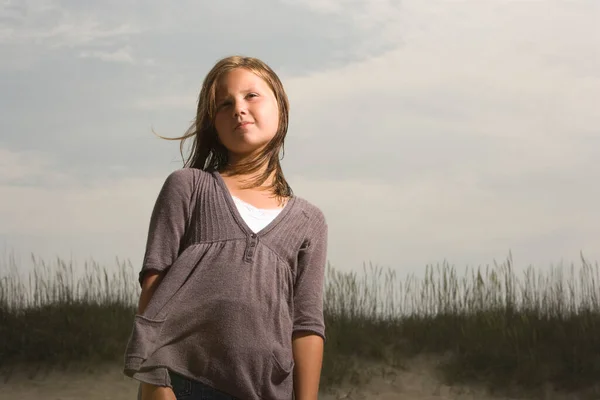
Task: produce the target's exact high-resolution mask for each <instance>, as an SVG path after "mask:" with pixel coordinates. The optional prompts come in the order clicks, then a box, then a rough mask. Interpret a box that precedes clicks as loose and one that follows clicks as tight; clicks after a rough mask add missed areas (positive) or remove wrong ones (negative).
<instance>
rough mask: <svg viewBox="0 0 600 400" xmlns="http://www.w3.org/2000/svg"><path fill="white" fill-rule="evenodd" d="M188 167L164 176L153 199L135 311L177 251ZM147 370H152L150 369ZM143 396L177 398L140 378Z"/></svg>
mask: <svg viewBox="0 0 600 400" xmlns="http://www.w3.org/2000/svg"><path fill="white" fill-rule="evenodd" d="M190 172H191V171H182V170H180V171H175V172H174V173H172V174H171V175H169V176H168V177H167V179H166V180H165V183H164V184H163V187H162V189H161V191H160V193H159V195H158V198H157V200H156V202H155V205H154V209H153V211H152V217H151V219H150V226H149V232H148V239H147V243H146V253H145V254H144V262H143V265H142V269H141V271H140V274H139V283H140V286H141V288H142V291H141V293H140V297H139V302H138V307H137V313H138V314H143V313H144V311H145V310H146V309H147V307H148V304H149V303H150V301H151V299H152V297H153V295H154V293H155V291H156V289H157V288H158V286H159V285H160V283H161V281H162V279H163V277H164V276H165V274H166V271H167V270H168V268H170V266H171V265H172V263H173V262H174V261H175V259H176V258H177V256H178V254H179V249H180V246H181V240H182V238H183V236H184V234H185V227H186V223H187V221H188V219H189V218H190V204H189V200H190V197H191V193H192V185H191V174H190ZM149 373H150V374H151V373H152V372H149ZM140 389H141V399H142V400H176V398H175V394H174V393H173V390H172V389H171V388H169V387H165V386H156V385H152V384H149V383H146V382H143V381H142V382H140Z"/></svg>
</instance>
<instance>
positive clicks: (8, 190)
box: [0, 0, 600, 273]
mask: <svg viewBox="0 0 600 400" xmlns="http://www.w3.org/2000/svg"><path fill="white" fill-rule="evenodd" d="M598 21H600V2H598V1H597V0H587V1H585V0H581V1H569V2H566V1H562V0H547V1H535V2H533V1H485V2H483V1H480V0H473V1H452V2H450V1H433V0H432V1H422V0H406V1H385V0H378V1H376V0H353V1H349V0H299V1H292V0H258V1H251V2H250V1H241V0H229V1H224V2H217V1H213V2H198V1H191V0H180V1H177V2H166V1H157V0H148V1H144V2H143V3H142V2H140V1H131V0H118V1H117V0H113V1H102V2H94V3H93V5H92V3H90V2H80V1H75V0H70V1H51V0H47V1H46V0H44V1H42V0H35V1H24V0H19V1H11V0H3V1H1V2H0V54H1V55H2V56H1V61H0V240H1V242H2V243H1V244H2V251H3V252H4V253H6V252H7V251H8V252H10V251H15V252H16V253H17V255H18V256H19V257H20V258H22V259H23V261H26V260H27V258H28V255H29V253H31V252H33V253H35V254H36V255H38V256H41V257H43V258H46V259H47V260H48V261H51V259H52V258H53V257H57V256H58V257H63V258H67V259H68V258H71V257H73V259H74V260H76V261H77V262H78V263H79V264H82V263H83V261H85V260H86V259H90V258H92V259H94V260H97V261H99V262H101V263H104V264H105V265H107V266H108V267H112V266H114V265H115V258H116V257H118V258H120V259H129V260H131V261H132V263H133V264H134V267H135V268H139V262H140V261H141V258H142V256H143V252H144V246H145V240H146V234H147V229H148V222H149V218H150V213H151V210H152V207H153V205H154V201H155V200H156V195H157V193H158V191H159V189H160V187H161V185H162V183H163V181H164V179H165V178H166V176H167V175H168V174H169V173H170V172H171V171H173V170H175V169H177V168H180V167H181V165H182V161H181V156H180V154H179V147H178V146H179V142H171V141H165V140H161V139H159V138H157V137H156V136H154V135H153V133H152V129H154V130H155V131H156V132H157V133H159V134H161V135H163V136H178V135H181V134H182V133H183V132H184V131H185V129H186V128H187V127H188V125H189V123H190V122H191V121H192V119H193V118H194V112H195V108H196V97H197V94H198V91H199V88H200V85H201V82H202V80H203V79H204V76H205V74H206V73H207V72H208V70H209V69H210V68H211V67H212V65H213V64H214V62H216V61H217V60H218V59H220V58H221V57H224V56H228V55H231V54H244V55H251V56H256V57H260V58H262V59H263V60H264V61H266V62H267V63H268V64H270V65H271V66H272V67H273V68H274V69H275V70H276V71H277V72H278V74H279V75H280V77H281V78H282V80H283V82H284V85H285V87H286V89H287V92H288V95H289V97H290V102H291V121H290V129H289V133H288V139H287V142H286V152H285V158H284V172H285V173H286V176H287V177H288V179H289V181H290V183H291V185H292V187H293V189H294V191H295V192H296V194H297V195H299V196H301V197H305V198H306V199H308V200H310V201H312V202H314V203H315V204H316V205H317V206H319V207H321V209H322V210H323V211H324V213H325V215H326V217H327V219H328V222H329V226H330V246H329V259H330V262H331V263H332V265H333V266H335V267H337V268H339V269H343V270H350V269H359V270H360V268H361V267H362V265H363V262H366V263H369V262H372V263H373V264H376V265H379V266H382V267H385V268H387V267H390V268H394V269H396V270H398V271H400V272H401V273H405V272H411V273H412V272H416V271H419V270H422V269H423V268H424V267H425V265H426V264H429V263H438V262H443V261H444V260H447V261H448V262H449V263H451V264H454V265H456V266H457V267H462V266H466V265H469V266H476V265H485V264H488V263H493V262H494V260H496V261H498V262H501V261H503V260H504V259H506V257H507V256H508V254H509V251H511V252H512V255H513V259H514V261H515V264H516V265H517V266H527V265H529V264H533V265H534V266H536V267H539V268H547V267H549V266H550V265H551V264H557V263H560V262H561V261H564V262H565V263H571V262H573V263H575V264H576V265H579V264H580V262H579V253H580V251H583V254H584V256H586V257H587V258H588V259H590V260H592V261H599V260H600V246H599V243H600V209H599V206H598V204H600V189H599V184H598V183H599V181H600V164H599V162H600V24H598Z"/></svg>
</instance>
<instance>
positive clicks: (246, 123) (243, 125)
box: [235, 121, 252, 129]
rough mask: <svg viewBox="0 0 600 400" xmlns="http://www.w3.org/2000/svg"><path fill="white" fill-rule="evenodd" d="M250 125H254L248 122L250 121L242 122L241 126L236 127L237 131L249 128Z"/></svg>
mask: <svg viewBox="0 0 600 400" xmlns="http://www.w3.org/2000/svg"><path fill="white" fill-rule="evenodd" d="M249 125H252V122H248V121H244V122H240V123H239V124H237V125H236V126H235V129H239V128H245V127H247V126H249Z"/></svg>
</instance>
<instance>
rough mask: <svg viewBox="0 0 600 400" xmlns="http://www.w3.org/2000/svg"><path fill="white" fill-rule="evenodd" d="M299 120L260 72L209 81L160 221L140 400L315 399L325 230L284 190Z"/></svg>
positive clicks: (139, 351) (223, 68)
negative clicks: (289, 136)
mask: <svg viewBox="0 0 600 400" xmlns="http://www.w3.org/2000/svg"><path fill="white" fill-rule="evenodd" d="M288 108H289V107H288V100H287V95H286V93H285V91H284V88H283V85H282V84H281V82H280V80H279V78H278V77H277V75H276V74H275V73H274V72H273V71H272V70H271V68H270V67H269V66H267V65H266V64H265V63H263V62H262V61H260V60H258V59H255V58H248V57H238V56H236V57H229V58H225V59H222V60H220V61H219V62H218V63H217V64H216V65H215V66H214V67H213V69H212V70H211V71H210V72H209V74H208V75H207V77H206V78H205V80H204V83H203V86H202V90H201V91H200V96H199V101H198V109H197V115H196V120H195V122H194V124H193V125H192V126H191V127H190V129H189V130H188V132H187V133H186V135H184V136H182V137H180V138H176V139H178V140H179V139H183V140H185V139H187V138H190V137H193V140H194V146H193V150H192V153H191V155H190V157H189V159H188V160H187V162H186V164H185V165H184V168H182V169H180V170H177V171H174V172H172V173H171V174H170V175H169V176H168V177H167V178H166V180H165V182H164V184H163V187H162V189H161V191H160V193H159V195H158V198H157V200H156V203H155V206H154V210H153V212H152V216H151V220H150V226H149V233H148V240H147V244H146V252H145V255H144V262H143V265H142V268H141V271H140V274H139V281H140V284H141V287H142V293H141V295H140V300H139V306H138V310H137V313H136V315H135V317H134V322H133V329H132V333H131V337H130V339H129V342H128V344H127V348H126V352H125V366H124V372H125V374H126V375H127V376H129V377H132V378H134V379H136V380H138V381H140V382H141V384H140V390H139V392H138V398H141V399H143V400H151V399H152V400H158V399H161V400H166V399H169V400H175V399H184V398H185V399H188V400H194V399H203V400H210V399H222V400H225V399H243V400H253V399H257V400H258V399H262V400H271V399H272V400H281V399H292V398H295V399H298V400H305V399H306V400H308V399H317V396H318V388H319V378H320V374H321V365H322V356H323V343H324V340H325V326H324V320H323V296H322V294H323V281H324V268H325V262H326V250H327V223H326V221H325V218H324V215H323V213H322V212H321V211H320V210H319V209H318V208H317V207H315V206H314V205H312V204H310V203H309V202H308V201H306V200H304V199H302V198H299V197H297V196H294V195H293V194H292V190H291V188H290V186H289V185H288V183H287V182H286V180H285V178H284V175H283V172H282V169H281V165H280V162H279V155H280V151H281V150H282V148H283V143H284V139H285V136H286V133H287V128H288ZM182 145H183V143H182Z"/></svg>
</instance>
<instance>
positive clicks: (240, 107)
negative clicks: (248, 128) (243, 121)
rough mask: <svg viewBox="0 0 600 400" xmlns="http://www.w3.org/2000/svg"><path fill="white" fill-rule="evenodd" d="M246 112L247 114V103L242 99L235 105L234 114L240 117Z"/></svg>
mask: <svg viewBox="0 0 600 400" xmlns="http://www.w3.org/2000/svg"><path fill="white" fill-rule="evenodd" d="M245 114H246V103H245V102H244V101H241V100H238V101H236V102H235V104H234V106H233V116H234V117H239V116H240V115H245Z"/></svg>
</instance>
